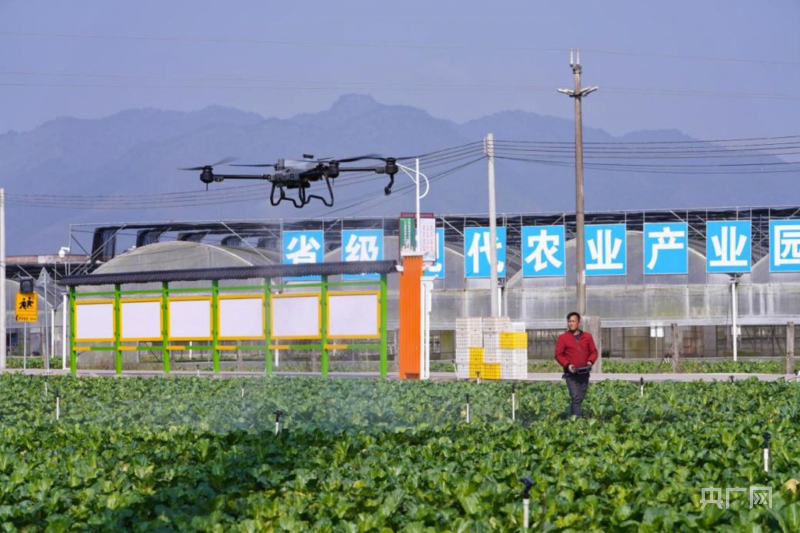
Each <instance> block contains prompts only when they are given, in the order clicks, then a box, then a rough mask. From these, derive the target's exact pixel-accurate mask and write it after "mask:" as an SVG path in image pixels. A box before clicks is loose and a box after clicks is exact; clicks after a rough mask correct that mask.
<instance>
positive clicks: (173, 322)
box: [169, 298, 211, 340]
mask: <svg viewBox="0 0 800 533" xmlns="http://www.w3.org/2000/svg"><path fill="white" fill-rule="evenodd" d="M169 338H170V340H211V299H210V298H201V299H191V300H189V299H185V300H184V299H180V298H174V299H170V300H169Z"/></svg>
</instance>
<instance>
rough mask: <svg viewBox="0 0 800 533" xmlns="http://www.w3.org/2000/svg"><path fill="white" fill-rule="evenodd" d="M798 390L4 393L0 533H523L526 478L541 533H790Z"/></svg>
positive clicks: (326, 383)
mask: <svg viewBox="0 0 800 533" xmlns="http://www.w3.org/2000/svg"><path fill="white" fill-rule="evenodd" d="M45 379H47V380H48V385H49V387H48V389H49V390H48V395H47V396H45V393H44V380H45ZM797 387H798V384H797V383H794V382H784V381H779V382H774V383H767V382H759V381H756V380H747V381H739V382H736V383H732V384H731V383H728V382H717V383H701V382H696V383H659V384H651V385H650V386H649V387H648V388H647V390H646V393H645V396H644V397H643V398H642V397H640V395H639V388H638V386H637V385H636V384H633V383H624V382H605V383H599V384H592V386H591V387H590V389H589V394H588V396H587V400H586V402H585V403H584V408H585V411H586V412H587V415H588V417H587V419H586V420H566V419H564V417H563V413H564V411H565V410H566V407H567V402H568V396H567V392H566V387H565V386H564V385H563V384H559V385H552V384H546V383H524V384H517V401H518V405H517V420H516V421H515V422H512V420H511V418H510V416H511V408H510V393H511V384H509V383H487V382H483V383H481V384H480V385H477V384H476V383H470V382H449V383H435V382H399V381H378V380H334V379H328V380H326V379H321V378H291V379H290V378H260V379H250V380H248V381H247V387H246V393H245V396H244V398H242V396H241V380H239V379H212V378H188V377H186V378H165V379H160V378H151V379H142V378H124V379H102V378H99V379H98V378H81V379H75V378H69V377H52V376H51V377H47V378H39V377H36V378H31V377H29V376H23V375H3V376H0V390H2V392H3V394H2V395H1V396H0V530H8V531H14V530H21V531H43V530H46V531H83V530H105V531H112V530H113V531H149V530H159V531H164V530H180V531H193V530H199V531H274V530H286V531H311V530H314V531H518V530H519V529H520V527H521V519H522V505H521V496H520V495H521V491H522V485H521V483H520V479H521V478H522V477H526V476H529V477H531V478H532V479H533V480H534V481H535V482H536V485H535V486H534V488H533V490H532V492H531V518H532V527H533V528H534V529H535V530H542V529H544V530H550V531H552V530H570V531H609V530H621V531H665V530H680V531H706V530H709V529H719V530H728V531H739V530H745V529H746V530H758V529H760V530H762V531H767V530H776V531H797V530H798V527H799V526H798V524H800V518H798V517H800V503H799V502H800V499H799V496H798V494H796V493H795V491H793V490H790V488H788V487H787V486H785V484H786V481H787V480H789V479H792V478H795V479H796V478H800V465H798V462H797V459H796V458H797V457H798V456H799V455H800V438H798V437H800V430H799V429H798V427H800V426H798V422H800V403H798V402H797V400H796V398H797ZM55 389H57V390H58V391H59V394H60V398H61V408H62V412H61V419H60V420H58V421H56V420H55V400H54V397H53V390H55ZM466 394H469V397H470V409H471V415H472V422H471V423H470V424H466V421H465V407H466V406H465V401H466V399H465V395H466ZM276 410H282V411H284V412H285V413H286V415H285V416H284V418H283V419H282V420H283V421H284V425H283V428H282V430H281V432H280V433H279V434H278V435H275V433H274V420H275V419H274V412H275V411H276ZM764 432H769V433H770V434H771V435H772V444H771V446H772V449H771V451H772V465H771V469H770V472H769V473H765V472H764V471H763V467H762V451H761V442H762V438H761V435H762V433H764ZM750 485H765V486H769V487H772V489H773V505H772V509H771V510H770V509H767V508H766V507H755V508H753V509H752V510H751V509H750V508H749V504H748V501H747V495H743V496H742V495H741V493H739V494H738V495H737V496H736V497H734V498H733V500H732V502H731V508H730V509H723V510H720V509H717V508H716V506H714V505H706V507H705V508H704V509H701V503H700V497H701V489H702V488H703V487H720V488H723V490H724V488H726V487H745V488H747V487H749V486H750ZM737 498H738V499H737ZM542 521H544V524H543V523H542Z"/></svg>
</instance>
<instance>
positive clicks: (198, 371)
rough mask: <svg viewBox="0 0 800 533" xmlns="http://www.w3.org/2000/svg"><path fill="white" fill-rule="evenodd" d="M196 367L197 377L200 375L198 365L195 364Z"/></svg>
mask: <svg viewBox="0 0 800 533" xmlns="http://www.w3.org/2000/svg"><path fill="white" fill-rule="evenodd" d="M196 368H197V377H198V378H199V377H200V365H196Z"/></svg>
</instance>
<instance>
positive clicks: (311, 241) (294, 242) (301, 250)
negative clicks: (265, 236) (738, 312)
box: [286, 235, 321, 265]
mask: <svg viewBox="0 0 800 533" xmlns="http://www.w3.org/2000/svg"><path fill="white" fill-rule="evenodd" d="M320 246H321V245H320V243H319V242H317V239H315V238H314V237H308V236H306V235H300V236H299V237H292V239H291V240H290V241H289V244H288V245H287V246H286V249H287V250H289V253H287V254H286V259H288V260H289V263H291V264H293V265H301V264H304V263H316V262H317V261H316V259H317V250H319V249H320Z"/></svg>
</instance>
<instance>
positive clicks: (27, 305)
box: [14, 292, 38, 322]
mask: <svg viewBox="0 0 800 533" xmlns="http://www.w3.org/2000/svg"><path fill="white" fill-rule="evenodd" d="M37 308H38V305H37V302H36V293H34V292H18V293H17V300H16V303H15V304H14V314H15V315H16V319H17V322H36V311H37Z"/></svg>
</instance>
